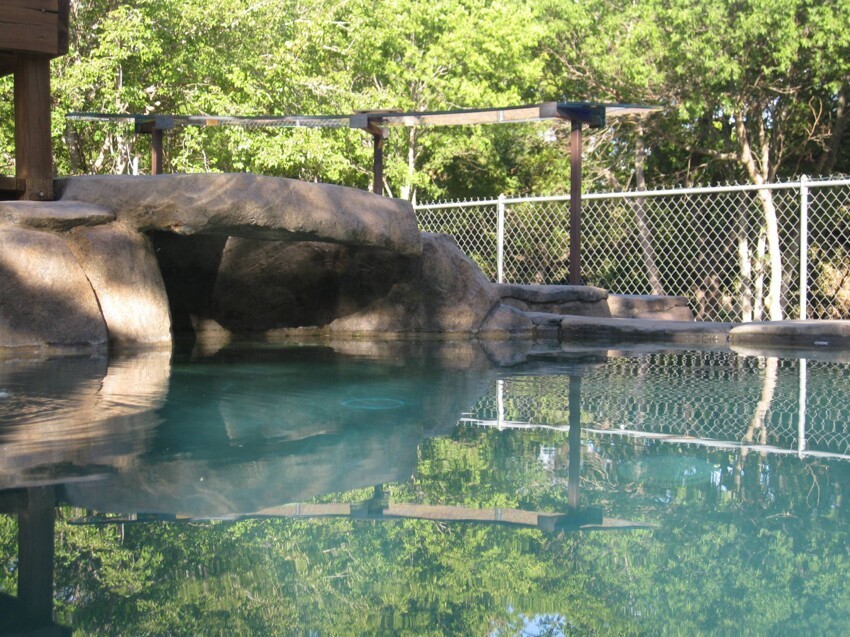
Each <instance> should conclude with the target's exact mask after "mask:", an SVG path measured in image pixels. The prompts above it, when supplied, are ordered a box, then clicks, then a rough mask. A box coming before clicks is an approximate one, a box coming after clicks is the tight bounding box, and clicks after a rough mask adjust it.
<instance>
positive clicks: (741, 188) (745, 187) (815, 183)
mask: <svg viewBox="0 0 850 637" xmlns="http://www.w3.org/2000/svg"><path fill="white" fill-rule="evenodd" d="M803 186H805V187H806V188H829V187H836V186H850V178H840V179H806V178H802V179H800V180H798V181H785V182H780V183H773V184H762V185H756V184H740V185H733V186H699V187H693V188H669V189H657V190H628V191H622V192H594V193H587V194H584V195H582V196H581V198H582V200H583V201H592V200H594V199H631V198H639V197H669V196H678V195H706V194H717V193H730V192H753V191H758V190H791V189H800V188H802V187H803ZM569 200H570V196H569V195H551V196H546V197H499V198H496V199H472V200H466V201H464V200H458V201H448V202H433V203H417V204H415V205H414V208H415V209H416V210H440V209H447V208H471V207H475V206H496V205H499V204H500V203H501V204H506V205H507V204H521V203H545V202H552V201H562V202H567V201H569Z"/></svg>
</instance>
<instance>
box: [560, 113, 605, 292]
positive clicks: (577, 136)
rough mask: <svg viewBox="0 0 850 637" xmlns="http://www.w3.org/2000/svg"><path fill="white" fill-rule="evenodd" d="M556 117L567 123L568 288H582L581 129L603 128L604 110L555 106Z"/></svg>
mask: <svg viewBox="0 0 850 637" xmlns="http://www.w3.org/2000/svg"><path fill="white" fill-rule="evenodd" d="M557 115H558V117H559V118H561V119H565V120H568V121H569V122H570V285H581V284H582V283H581V160H582V158H581V150H582V148H581V147H582V137H581V129H582V126H583V125H584V124H588V125H590V127H591V128H602V127H603V126H605V106H603V105H596V104H583V103H564V104H558V105H557Z"/></svg>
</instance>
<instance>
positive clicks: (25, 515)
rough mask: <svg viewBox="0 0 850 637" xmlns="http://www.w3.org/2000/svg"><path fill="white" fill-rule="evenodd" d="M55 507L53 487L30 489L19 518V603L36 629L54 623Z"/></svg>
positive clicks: (27, 620) (29, 623)
mask: <svg viewBox="0 0 850 637" xmlns="http://www.w3.org/2000/svg"><path fill="white" fill-rule="evenodd" d="M55 506H56V497H55V495H54V492H53V488H52V487H36V488H33V489H27V491H26V505H25V507H24V508H22V510H21V512H20V516H19V518H18V600H19V601H20V603H21V608H22V610H23V612H24V615H25V618H26V622H27V624H28V625H30V626H34V627H38V626H49V625H50V624H52V623H53V532H54V526H55V519H56V516H55Z"/></svg>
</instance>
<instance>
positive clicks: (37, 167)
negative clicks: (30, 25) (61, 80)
mask: <svg viewBox="0 0 850 637" xmlns="http://www.w3.org/2000/svg"><path fill="white" fill-rule="evenodd" d="M14 99H15V178H16V180H17V183H18V184H19V187H20V188H23V190H22V192H21V199H27V200H31V201H50V200H52V199H53V148H52V140H51V135H50V57H48V56H46V55H30V54H18V55H17V56H16V59H15V98H14Z"/></svg>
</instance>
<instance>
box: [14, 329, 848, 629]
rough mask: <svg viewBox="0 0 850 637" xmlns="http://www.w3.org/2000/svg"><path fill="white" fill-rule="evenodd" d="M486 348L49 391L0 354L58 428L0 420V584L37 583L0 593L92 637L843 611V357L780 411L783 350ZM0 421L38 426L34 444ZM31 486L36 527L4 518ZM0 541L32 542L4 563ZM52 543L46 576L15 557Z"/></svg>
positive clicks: (247, 355) (149, 369)
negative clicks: (629, 353) (762, 353)
mask: <svg viewBox="0 0 850 637" xmlns="http://www.w3.org/2000/svg"><path fill="white" fill-rule="evenodd" d="M343 349H344V350H345V353H342V354H341V350H343ZM411 352H412V353H413V354H414V355H413V356H412V357H411V356H408V354H410V353H411ZM503 354H506V355H500V356H496V355H495V354H494V352H493V351H492V350H489V351H485V350H484V349H482V348H474V347H471V346H469V344H463V345H461V344H453V345H450V346H449V348H448V349H438V350H436V351H428V350H427V348H425V347H424V346H423V345H421V344H415V345H414V344H399V343H389V344H387V343H385V344H377V345H373V344H366V343H355V344H350V345H346V348H339V349H338V350H337V351H334V350H332V349H329V348H326V347H310V348H292V347H286V348H281V347H275V346H270V345H268V346H263V347H259V348H257V347H252V348H241V347H234V346H230V347H225V348H223V349H221V350H219V351H216V352H209V353H207V354H205V355H200V356H198V355H196V356H195V358H194V359H193V360H188V359H187V360H184V359H179V358H178V359H176V360H171V359H170V358H168V357H156V356H152V357H150V358H146V359H144V358H143V359H138V360H134V359H128V360H126V361H121V362H116V363H112V364H111V365H110V366H109V368H107V367H105V365H104V361H97V360H85V361H83V360H81V361H79V367H77V368H76V370H77V371H76V372H63V371H61V370H60V369H58V368H57V370H56V371H55V372H50V373H51V374H53V375H55V376H56V377H57V378H58V379H60V380H61V382H57V383H56V384H55V385H54V386H52V388H51V386H48V384H47V383H45V382H44V380H43V378H44V376H39V374H38V373H31V372H30V371H27V369H28V368H27V365H30V364H26V365H23V364H22V367H20V368H15V367H14V366H12V367H11V368H7V370H6V372H4V373H5V375H4V376H3V384H2V385H0V390H2V391H3V392H6V393H8V394H9V395H12V394H14V395H15V397H16V398H15V400H16V401H17V404H19V405H24V406H25V407H26V405H36V404H38V401H39V400H45V401H46V403H49V402H50V400H49V399H50V397H51V396H54V397H58V399H57V401H56V402H57V403H58V406H54V407H52V409H54V410H55V411H54V413H59V414H61V417H60V418H58V419H53V418H50V417H48V415H49V414H47V413H44V412H39V410H38V409H35V408H30V407H26V408H25V409H21V410H16V409H11V408H9V407H8V406H7V407H5V408H6V411H5V412H2V413H3V419H2V421H0V422H2V423H3V424H2V425H0V431H2V435H3V444H2V445H0V454H6V455H3V456H0V458H3V459H4V460H5V459H9V464H8V465H4V464H3V462H0V475H2V476H3V480H4V481H5V482H4V484H8V485H10V486H13V487H16V489H7V490H6V491H5V495H4V496H2V497H0V504H2V506H3V508H2V511H3V512H5V513H12V512H16V515H15V517H14V518H10V517H8V516H0V560H3V561H2V562H0V567H2V568H0V573H13V572H24V571H26V572H27V573H40V575H39V577H41V578H42V579H41V580H40V582H41V583H40V584H37V583H35V581H36V580H35V578H32V579H30V580H27V578H26V577H24V581H25V583H24V584H23V585H21V584H17V588H14V587H10V586H9V584H8V583H7V582H5V580H3V579H2V578H3V576H2V575H0V586H3V588H2V590H4V591H5V592H6V593H8V594H9V595H17V598H18V602H17V603H25V604H28V603H29V602H25V601H24V600H26V599H39V600H41V602H39V603H40V604H42V608H41V610H40V611H38V612H37V613H35V615H33V616H39V617H42V618H43V617H45V616H50V614H51V613H50V610H49V609H48V610H47V611H45V610H44V606H43V605H44V603H45V600H47V601H51V600H50V599H49V598H50V597H51V596H50V595H45V593H44V591H45V590H54V589H55V590H54V594H53V597H52V600H53V601H54V603H55V604H56V608H55V609H54V614H55V615H56V616H57V619H58V620H59V623H61V624H65V625H72V626H74V628H75V629H80V630H82V631H83V632H85V631H89V632H92V633H104V632H117V633H151V634H198V633H209V632H222V631H226V632H228V633H230V634H239V633H246V634H257V633H293V632H296V633H298V632H309V631H317V633H318V634H397V633H399V632H408V633H411V634H417V633H427V632H428V631H429V630H430V631H431V632H433V630H434V627H435V626H439V631H440V632H443V633H445V634H513V633H515V632H516V631H519V630H526V631H528V630H533V627H534V626H538V627H542V626H544V625H546V626H547V627H548V628H553V626H554V627H555V628H557V627H558V626H559V627H560V628H559V629H560V630H561V631H562V632H567V630H568V629H570V630H573V631H578V632H581V633H593V632H596V633H603V634H611V633H616V634H622V633H644V632H646V633H659V632H663V631H664V629H665V627H670V626H680V627H681V628H682V630H684V631H689V632H697V633H699V632H724V631H730V630H741V627H742V626H744V627H746V629H747V630H750V631H751V632H755V633H772V632H777V631H779V632H782V631H784V630H787V631H805V632H818V633H821V634H829V633H831V632H837V631H838V629H839V627H841V626H843V625H845V624H846V622H847V621H848V620H850V585H848V583H847V582H846V578H844V577H843V573H844V572H846V569H847V568H848V567H850V544H848V539H847V538H848V537H850V534H848V531H850V516H848V513H847V509H846V507H845V505H844V500H845V498H844V495H845V491H846V485H847V484H848V481H850V469H848V467H850V463H848V462H847V460H845V459H844V456H843V455H842V452H843V453H845V454H846V449H847V446H846V440H847V439H848V438H847V430H846V427H847V426H848V425H847V423H848V422H850V418H848V409H850V407H848V405H847V401H846V396H847V393H848V392H847V390H848V388H850V376H848V371H847V368H846V367H844V366H834V365H833V366H830V365H827V364H810V365H809V366H808V367H807V368H806V370H805V371H806V386H805V387H806V391H805V398H806V400H805V404H806V406H807V408H806V409H805V418H804V419H801V418H800V414H801V413H803V412H802V411H801V409H800V401H799V397H800V395H801V393H800V382H801V381H800V379H801V375H800V371H801V367H800V362H799V361H795V360H777V359H773V360H770V359H764V358H761V359H741V358H739V357H736V356H734V355H731V354H729V353H722V352H701V353H688V354H676V355H673V354H667V353H641V354H640V355H639V356H636V357H627V358H609V356H608V353H607V352H604V351H603V352H588V351H583V352H564V351H534V352H517V351H515V350H510V349H509V348H506V352H503ZM45 365H46V364H45ZM98 365H100V367H98ZM9 369H11V371H9ZM41 369H50V367H49V365H48V366H47V367H43V368H41ZM27 374H29V378H31V379H33V380H34V383H33V384H32V386H31V388H30V389H29V390H27V389H26V387H27V386H26V383H24V382H23V380H21V379H23V378H25V377H27ZM110 374H112V379H113V380H112V381H110V382H107V381H106V379H107V378H108V377H109V375H110ZM98 378H99V380H98ZM121 378H125V379H129V380H127V381H126V382H125V383H122V382H119V381H120V380H121ZM132 385H138V386H139V387H141V388H142V390H141V391H139V392H135V391H132ZM128 387H129V389H127V388H128ZM45 397H46V398H45ZM71 405H77V406H78V407H79V409H78V410H75V409H74V408H73V407H71ZM92 405H99V406H100V409H94V408H93V407H92ZM22 414H27V417H29V416H30V415H32V416H33V420H32V422H33V423H34V424H33V432H49V433H50V435H44V440H45V444H44V445H43V448H41V447H40V445H39V444H38V443H37V441H34V439H35V438H36V436H32V437H31V438H27V437H26V435H25V434H26V433H27V431H26V429H27V426H28V425H27V421H26V420H25V419H24V418H23V417H22ZM83 415H85V416H86V418H89V420H88V421H82V420H80V418H81V417H82V416H83ZM57 420H58V421H57ZM113 420H114V424H115V427H114V429H113V427H112V425H111V424H110V423H111V422H112V421H113ZM801 422H802V424H801ZM63 427H64V428H65V429H64V431H65V433H64V438H65V439H66V440H67V441H68V442H67V445H66V448H65V449H63V446H62V445H61V444H60V442H59V441H60V440H61V439H62V438H63V434H62V431H63ZM801 432H804V436H805V439H806V443H805V445H804V447H805V449H802V451H805V453H801V445H800V444H799V440H798V438H799V437H800V434H801ZM24 443H26V444H24ZM842 444H844V445H845V446H844V448H843V449H842ZM7 447H8V449H7ZM809 454H820V455H809ZM54 462H55V464H51V463H54ZM44 484H49V485H51V486H49V487H42V486H39V485H44ZM48 490H49V491H50V492H51V493H52V495H49V496H48V495H44V494H47V493H48ZM30 493H34V494H35V495H33V498H34V499H33V500H32V502H33V503H35V502H37V499H36V498H38V497H41V495H44V497H43V498H42V500H41V502H42V503H45V502H48V504H46V505H45V506H42V507H41V511H42V514H40V515H42V517H41V518H39V519H40V520H41V522H37V521H35V522H33V520H35V518H32V517H31V518H27V519H25V516H24V514H23V513H22V511H23V509H22V508H21V506H22V504H21V503H23V502H25V500H24V499H22V498H23V497H24V495H22V494H25V496H26V498H29V497H30V496H29V494H30ZM39 494H41V495H39ZM45 498H46V499H45ZM54 499H55V500H56V501H57V502H58V503H59V508H58V519H56V520H55V521H54V520H53V517H52V516H53V514H52V511H53V507H52V503H53V501H54ZM26 501H28V500H26ZM9 503H13V504H9ZM14 503H17V504H14ZM15 507H17V508H15ZM48 511H49V513H48ZM222 518H226V519H228V520H229V521H228V522H226V523H221V522H218V521H214V520H220V519H222ZM18 520H20V521H18ZM211 520H213V521H211ZM157 521H160V522H162V521H168V522H167V523H155V522H157ZM69 522H73V524H70V523H69ZM140 522H144V523H140ZM54 524H55V525H56V530H57V532H56V533H55V534H54V533H53V526H52V525H54ZM39 529H41V530H39ZM18 530H20V535H19V534H18ZM598 530H605V531H611V530H614V531H618V532H603V533H598V532H596V531H598ZM588 531H592V532H588ZM13 537H14V541H13V540H12V538H13ZM19 538H23V539H26V540H27V541H28V542H30V544H29V546H30V547H43V550H42V548H36V549H33V548H26V547H25V546H24V545H23V544H21V547H20V549H19V551H20V553H18V549H17V543H18V541H19ZM54 538H55V540H54ZM54 541H55V542H56V544H55V555H56V559H55V567H53V566H51V567H45V566H44V564H45V561H44V560H42V562H41V563H40V564H41V566H39V565H38V564H35V563H34V562H33V558H32V556H33V555H36V553H37V554H38V555H42V556H47V555H49V554H50V552H51V551H52V547H53V546H54V544H53V543H54ZM13 544H14V547H13V546H12V545H13ZM48 544H49V546H48ZM27 551H29V553H27ZM28 564H29V565H30V566H27V565H28ZM34 567H35V568H34ZM16 568H18V571H16V570H15V569H16ZM53 578H55V587H54V586H53V584H52V583H51V582H52V579H53ZM27 581H28V582H29V583H26V582H27ZM694 581H698V582H699V584H698V592H695V590H694ZM39 587H40V588H39ZM16 591H17V592H16ZM27 591H30V592H27ZM32 591H36V592H32ZM38 591H40V592H38ZM6 601H8V600H6ZM756 601H758V603H757V604H756ZM4 603H5V602H4ZM19 608H20V607H19ZM754 608H758V611H757V612H756V611H754V610H753V609H754ZM16 612H17V613H18V614H19V616H23V614H22V611H20V610H18V611H16ZM547 622H548V623H547ZM548 628H547V629H548ZM555 628H553V630H555ZM743 632H746V630H744V631H743ZM553 634H557V630H555V632H554V633H553Z"/></svg>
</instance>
